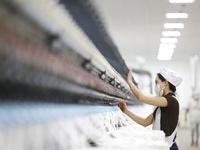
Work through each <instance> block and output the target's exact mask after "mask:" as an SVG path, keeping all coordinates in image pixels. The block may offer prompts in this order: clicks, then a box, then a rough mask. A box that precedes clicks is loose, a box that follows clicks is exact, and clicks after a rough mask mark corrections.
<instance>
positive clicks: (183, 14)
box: [166, 13, 188, 18]
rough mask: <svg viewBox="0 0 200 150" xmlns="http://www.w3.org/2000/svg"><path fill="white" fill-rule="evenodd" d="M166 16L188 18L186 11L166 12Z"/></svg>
mask: <svg viewBox="0 0 200 150" xmlns="http://www.w3.org/2000/svg"><path fill="white" fill-rule="evenodd" d="M166 17H167V18H188V14H187V13H167V14H166Z"/></svg>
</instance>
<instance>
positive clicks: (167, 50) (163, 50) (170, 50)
mask: <svg viewBox="0 0 200 150" xmlns="http://www.w3.org/2000/svg"><path fill="white" fill-rule="evenodd" d="M173 52H174V49H173V48H159V51H158V53H159V54H165V55H172V54H173Z"/></svg>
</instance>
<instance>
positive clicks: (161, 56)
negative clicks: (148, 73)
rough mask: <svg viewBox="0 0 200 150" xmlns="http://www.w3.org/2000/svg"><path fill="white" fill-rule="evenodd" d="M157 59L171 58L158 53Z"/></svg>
mask: <svg viewBox="0 0 200 150" xmlns="http://www.w3.org/2000/svg"><path fill="white" fill-rule="evenodd" d="M157 59H158V60H171V59H172V56H165V55H158V56H157Z"/></svg>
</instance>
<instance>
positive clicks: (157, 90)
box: [154, 83, 164, 97]
mask: <svg viewBox="0 0 200 150" xmlns="http://www.w3.org/2000/svg"><path fill="white" fill-rule="evenodd" d="M161 84H162V83H161ZM163 89H164V88H163ZM163 89H160V84H156V85H155V87H154V90H155V93H156V95H158V96H160V97H161V96H163V91H164V90H163Z"/></svg>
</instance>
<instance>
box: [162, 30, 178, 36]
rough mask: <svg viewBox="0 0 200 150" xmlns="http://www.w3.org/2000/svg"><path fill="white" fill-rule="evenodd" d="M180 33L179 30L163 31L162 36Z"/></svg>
mask: <svg viewBox="0 0 200 150" xmlns="http://www.w3.org/2000/svg"><path fill="white" fill-rule="evenodd" d="M180 35H181V33H180V32H179V31H163V32H162V36H180Z"/></svg>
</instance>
